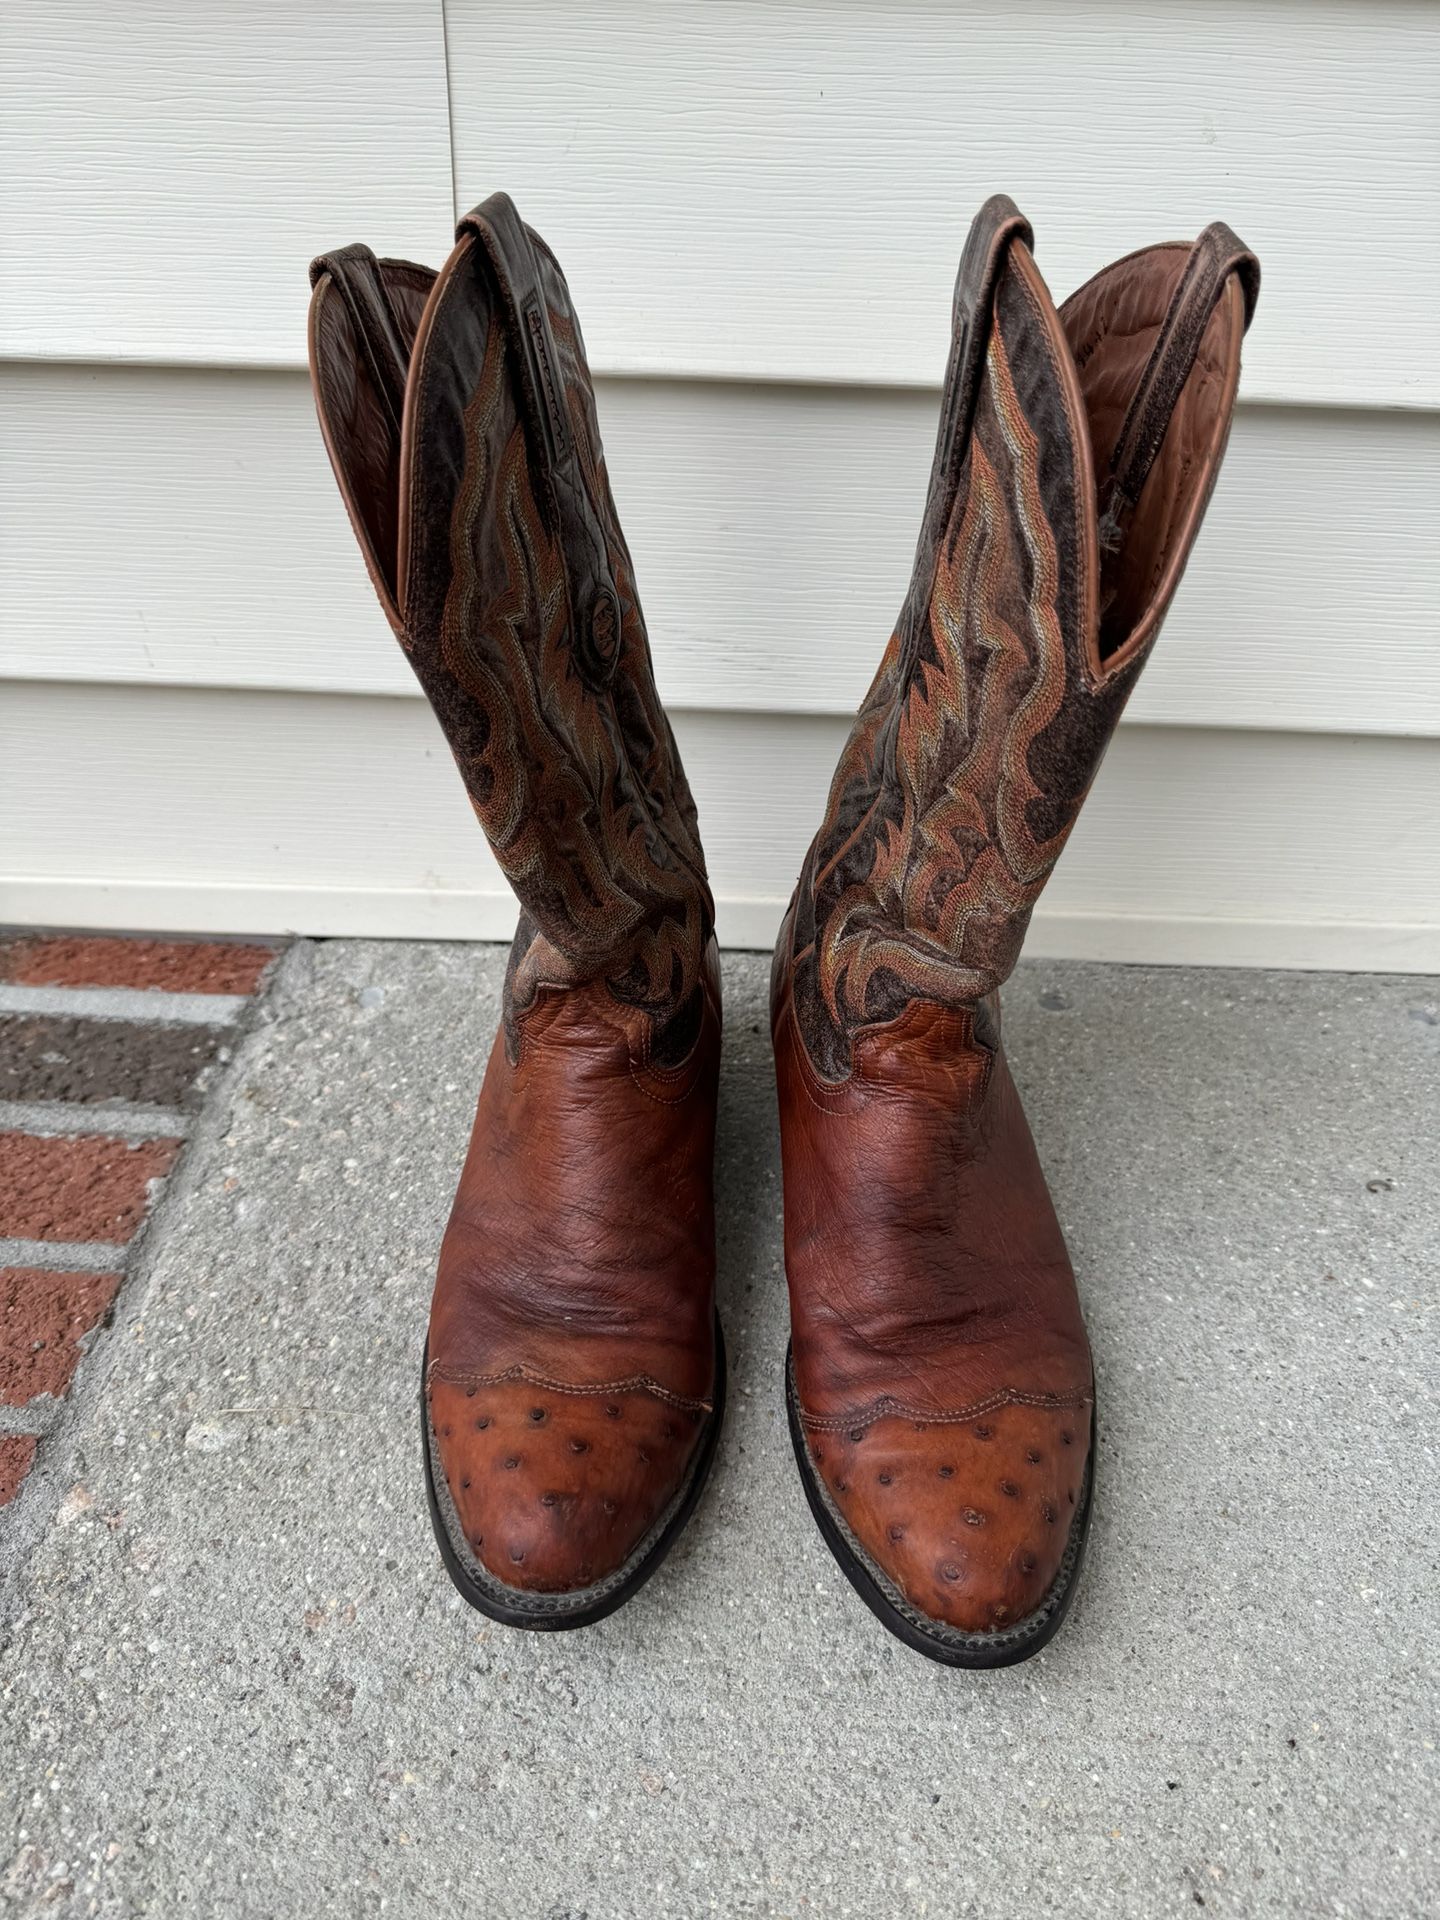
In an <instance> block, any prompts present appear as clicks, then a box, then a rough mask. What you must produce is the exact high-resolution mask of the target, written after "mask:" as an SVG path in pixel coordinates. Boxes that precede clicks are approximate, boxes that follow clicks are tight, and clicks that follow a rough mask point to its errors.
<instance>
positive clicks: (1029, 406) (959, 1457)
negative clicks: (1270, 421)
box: [772, 197, 1258, 1633]
mask: <svg viewBox="0 0 1440 1920" xmlns="http://www.w3.org/2000/svg"><path fill="white" fill-rule="evenodd" d="M1029 240H1030V232H1029V228H1028V226H1027V225H1026V223H1025V221H1024V220H1023V218H1022V217H1021V216H1020V215H1019V213H1018V212H1017V211H1016V209H1015V207H1014V206H1013V204H1012V203H1010V202H1009V201H1007V200H1004V199H1003V198H999V197H997V199H996V200H994V201H992V202H990V203H988V204H987V206H986V208H985V209H984V210H983V211H982V213H981V215H980V217H979V218H978V219H977V221H976V223H975V226H974V228H973V229H972V233H971V237H970V241H969V243H968V244H967V247H966V252H965V258H964V259H963V260H962V263H961V270H960V276H959V281H958V283H957V290H956V309H955V339H954V345H953V348H952V353H951V363H950V368H949V372H948V376H947V381H946V391H945V398H944V402H943V405H942V412H941V424H940V435H939V442H938V445H937V450H936V457H935V465H934V470H933V473H932V477H931V486H930V493H929V498H928V501H927V506H926V512H925V517H924V522H923V525H922V530H921V536H920V542H919V547H918V550H917V554H916V562H915V569H914V574H913V577H912V581H911V586H910V591H909V594H908V595H907V598H906V602H905V606H904V608H903V609H902V612H901V617H900V621H899V623H898V625H897V629H896V632H895V634H894V636H893V637H892V639H891V641H890V645H889V647H888V648H887V650H886V653H885V656H884V658H883V660H882V662H881V666H880V670H879V672H878V674H877V676H876V680H875V683H874V685H873V686H872V688H871V690H870V692H869V694H868V695H867V697H866V700H865V703H864V705H863V706H862V708H861V711H860V715H859V717H858V719H857V721H856V724H855V727H854V729H853V731H852V733H851V736H850V739H849V742H848V743H847V745H846V748H845V750H844V752H843V754H842V756H841V760H840V764H839V767H838V768H837V771H836V774H835V779H834V782H833V784H832V787H831V791H830V799H829V804H828V808H827V812H826V817H825V820H824V821H823V823H822V825H821V828H820V831H819V833H818V834H817V835H816V838H815V841H814V843H813V845H812V847H811V849H810V852H809V855H808V856H807V859H806V862H805V866H804V868H803V870H802V873H801V877H800V881H799V884H798V886H797V889H796V894H795V898H794V901H793V903H792V906H791V910H790V913H789V914H788V915H787V918H786V922H785V925H784V927H783V928H782V930H781V935H780V941H779V944H778V946H777V950H776V965H775V971H774V990H773V994H772V1015H773V1024H774V1035H775V1050H776V1063H777V1073H778V1078H779V1091H780V1115H781V1138H782V1149H783V1157H784V1173H785V1253H786V1270H787V1274H788V1278H789V1285H790V1300H791V1314H792V1321H793V1326H794V1372H795V1382H796V1390H797V1395H798V1399H799V1406H800V1417H801V1421H802V1424H803V1427H804V1431H805V1433H806V1437H807V1446H808V1451H809V1456H810V1460H811V1461H812V1463H813V1466H814V1470H815V1473H816V1476H817V1478H818V1479H819V1481H820V1482H821V1484H822V1487H823V1492H824V1497H825V1499H826V1501H827V1502H828V1504H829V1505H830V1507H831V1510H832V1512H833V1513H834V1514H835V1515H836V1516H837V1518H838V1519H839V1521H840V1522H841V1523H842V1524H843V1526H844V1527H846V1528H848V1529H849V1531H850V1534H851V1536H852V1538H853V1540H854V1541H855V1542H857V1543H858V1545H859V1547H860V1548H861V1550H862V1551H863V1553H864V1554H865V1555H866V1556H868V1558H869V1560H870V1561H871V1563H872V1565H873V1567H874V1569H876V1570H877V1571H878V1573H879V1575H880V1576H881V1578H882V1579H884V1580H888V1581H889V1583H890V1584H891V1586H892V1588H894V1589H896V1590H898V1594H899V1596H900V1598H901V1600H902V1602H903V1604H905V1605H908V1606H909V1607H910V1608H912V1609H913V1610H914V1611H915V1612H916V1613H918V1614H919V1615H921V1616H923V1617H924V1619H926V1620H928V1621H930V1622H932V1623H936V1624H938V1625H939V1626H940V1627H941V1628H942V1629H955V1630H957V1631H960V1632H963V1633H977V1632H994V1631H997V1630H1003V1631H1009V1630H1010V1629H1011V1628H1012V1627H1013V1623H1015V1622H1016V1621H1017V1620H1019V1619H1022V1618H1023V1617H1024V1616H1025V1615H1027V1614H1029V1613H1031V1612H1033V1611H1034V1610H1035V1609H1036V1608H1037V1607H1038V1606H1039V1605H1040V1603H1041V1602H1042V1600H1043V1599H1044V1598H1045V1596H1046V1595H1047V1593H1048V1592H1049V1591H1050V1589H1051V1586H1052V1584H1053V1582H1054V1581H1055V1578H1056V1575H1057V1571H1058V1569H1059V1568H1060V1566H1061V1563H1062V1559H1063V1557H1064V1555H1065V1552H1066V1548H1067V1544H1068V1543H1069V1532H1070V1523H1071V1521H1072V1519H1073V1518H1074V1516H1075V1514H1076V1512H1077V1510H1078V1507H1079V1505H1080V1504H1082V1503H1083V1500H1084V1495H1085V1488H1086V1465H1087V1455H1088V1450H1089V1447H1090V1443H1091V1424H1092V1423H1091V1413H1092V1405H1093V1379H1092V1371H1091V1362H1090V1352H1089V1346H1088V1342H1087V1340H1086V1336H1085V1329H1084V1324H1083V1321H1082V1318H1081V1313H1080V1306H1079V1301H1078V1297H1077V1294H1076V1289H1075V1282H1074V1276H1073V1274H1072V1271H1071V1267H1070V1261H1069V1257H1068V1254H1067V1252H1066V1249H1065V1244H1064V1239H1063V1236H1062V1234H1061V1231H1060V1228H1059V1224H1058V1222H1057V1221H1056V1218H1055V1213H1054V1209H1053V1206H1052V1205H1051V1201H1050V1197H1049V1194H1048V1192H1047V1190H1046V1186H1045V1181H1044V1176H1043V1174H1042V1173H1041V1170H1040V1166H1039V1162H1038V1159H1037V1157H1036V1153H1035V1148H1034V1145H1033V1142H1032V1140H1031V1137H1030V1132H1029V1128H1028V1126H1027V1125H1026V1122H1025V1117H1024V1114H1023V1112H1022V1110H1021V1107H1020V1102H1019V1098H1018V1095H1017V1094H1016V1091H1015V1087H1014V1083H1013V1081H1012V1080H1011V1077H1010V1073H1009V1069H1008V1067H1007V1065H1006V1062H1005V1057H1004V1053H1003V1050H1002V1048H1001V1045H1000V1034H999V1003H998V988H999V986H1000V984H1001V982H1002V981H1003V980H1004V979H1005V978H1006V976H1007V975H1008V974H1009V972H1010V971H1011V969H1012V967H1013V966H1014V963H1015V960H1016V958H1017V956H1018V954H1019V950H1020V945H1021V941H1022V940H1023V937H1024V933H1025V929H1026V926H1027V925H1028V922H1029V917H1030V913H1031V910H1032V908H1033V906H1034V903H1035V901H1036V899H1037V898H1038V896H1039V894H1040V892H1041V889H1042V888H1043V886H1044V884H1045V881H1046V880H1047V878H1048V877H1049V874H1050V872H1051V869H1052V868H1053V866H1054V863H1055V860H1056V859H1057V858H1058V856H1059V853H1060V851H1061V848H1062V847H1063V845H1064V843H1065V840H1066V838H1067V837H1068V835H1069V832H1070V829H1071V827H1072V826H1073V824H1074V821H1075V817H1076V815H1077V814H1078V812H1079V809H1080V806H1081V804H1082V802H1083V800H1084V797H1085V794H1086V792H1087V791H1088V789H1089V786H1090V782H1091V781H1092V779H1093V778H1094V775H1095V772H1096V769H1097V767H1098V765H1099V761H1100V758H1101V756H1102V754H1103V752H1104V749H1105V746H1106V744H1107V743H1108V740H1109V738H1110V735H1111V733H1112V732H1113V730H1114V727H1115V724H1116V722H1117V720H1118V719H1119V716H1120V712H1121V709H1122V708H1123V706H1124V704H1125V701H1126V699H1127V698H1128V696H1129V693H1130V691H1131V689H1132V687H1133V685H1134V682H1135V679H1136V677H1137V676H1138V673H1139V671H1140V669H1141V667H1142V666H1143V664H1144V661H1145V659H1146V657H1147V656H1148V653H1149V650H1150V647H1151V645H1152V644H1153V641H1154V638H1155V635H1156V633H1157V631H1158V628H1159V624H1160V619H1161V617H1162V615H1163V613H1164V610H1165V607H1166V606H1167V605H1168V602H1169V600H1170V597H1171V595H1172V594H1173V592H1174V590H1175V587H1176V585H1177V583H1178V580H1179V577H1180V573H1181V571H1182V569H1183V566H1184V563H1185V560H1186V558H1187V557H1188V554H1189V551H1190V547H1191V545H1192V543H1193V540H1194V537H1195V534H1196V531H1197V530H1198V527H1199V523H1200V519H1201V517H1202V515H1203V512H1204V507H1205V503H1206V501H1207V499H1208V497H1209V493H1210V489H1211V487H1212V485H1213V483H1214V479H1215V474H1216V472H1217V471H1218V467H1219V463H1220V459H1221V456H1222V454H1223V451H1224V446H1225V440H1226V436H1227V435H1228V431H1229V425H1230V417H1231V412H1232V409H1233V403H1234V396H1235V389H1236V384H1237V381H1238V377H1239V350H1240V338H1241V335H1242V334H1243V332H1244V328H1245V325H1246V323H1247V320H1248V317H1249V311H1250V308H1251V307H1252V306H1253V301H1254V292H1255V286H1256V284H1257V282H1258V269H1256V268H1255V266H1254V262H1253V259H1252V257H1251V256H1250V255H1249V254H1247V253H1246V252H1245V251H1244V249H1243V248H1242V247H1240V245H1239V243H1238V242H1236V241H1235V240H1234V236H1233V235H1231V234H1229V231H1228V229H1223V228H1213V229H1210V230H1207V233H1206V234H1205V235H1204V236H1202V239H1201V241H1200V242H1199V243H1198V244H1197V246H1196V247H1195V248H1194V249H1186V248H1169V247H1164V248H1154V249H1150V250H1148V251H1147V252H1145V253H1143V254H1138V255H1134V256H1131V258H1130V259H1129V260H1126V261H1122V262H1119V263H1118V264H1117V265H1116V266H1115V267H1112V268H1110V269H1108V270H1107V271H1106V272H1105V273H1103V274H1101V275H1099V276H1098V277H1097V279H1096V280H1094V281H1092V282H1091V283H1090V284H1089V285H1088V286H1087V287H1085V288H1083V289H1082V290H1081V292H1080V293H1079V294H1077V295H1076V296H1075V297H1074V299H1073V300H1072V301H1070V302H1069V303H1067V306H1066V308H1065V309H1064V310H1063V312H1058V313H1057V311H1056V308H1055V306H1054V303H1053V302H1052V300H1051V298H1050V295H1049V292H1048V290H1047V289H1046V287H1045V284H1044V282H1043V280H1042V279H1041V278H1040V275H1039V272H1038V270H1037V268H1036V266H1035V263H1034V260H1033V257H1032V255H1031V252H1030V247H1029ZM1102 497H1103V499H1104V502H1105V508H1104V517H1103V519H1102V516H1101V505H1100V503H1101V499H1102Z"/></svg>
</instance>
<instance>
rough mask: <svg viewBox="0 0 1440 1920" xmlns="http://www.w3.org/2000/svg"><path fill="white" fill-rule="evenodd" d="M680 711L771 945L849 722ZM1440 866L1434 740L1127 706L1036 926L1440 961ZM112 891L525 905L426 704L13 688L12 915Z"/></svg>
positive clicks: (736, 914) (382, 919)
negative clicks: (1144, 722) (507, 885)
mask: <svg viewBox="0 0 1440 1920" xmlns="http://www.w3.org/2000/svg"><path fill="white" fill-rule="evenodd" d="M677 733H678V736H679V740H680V745H681V750H682V752H683V754H684V756H685V760H686V765H687V768H688V770H689V773H690V776H691V779H692V783H693V785H694V787H695V790H696V797H697V801H698V803H699V807H700V813H701V824H702V829H703V832H704V835H705V843H706V850H707V856H708V859H709V863H710V869H711V873H712V877H713V880H714V884H715V888H716V892H717V895H718V896H719V898H720V900H721V903H722V932H723V933H724V934H725V936H726V938H727V939H728V940H730V941H731V942H734V943H745V944H761V945H763V944H765V942H767V941H768V940H769V939H771V938H772V937H773V933H774V929H775V926H776V924H777V923H778V919H779V915H780V912H781V909H782V903H783V901H784V899H785V897H786V896H787V894H788V893H789V890H790V887H791V885H792V883H793V881H794V877H795V873H796V870H797V868H798V865H799V862H800V859H801V856H802V854H803V851H804V848H805V845H806V843H807V842H808V840H809V837H810V835H811V833H812V831H813V830H814V827H815V825H816V822H817V820H818V817H819V813H820V811H821V808H822V807H823V803H824V795H825V790H826V787H827V785H828V782H829V778H830V774H831V770H832V768H833V765H834V761H835V757H836V754H837V752H838V750H839V747H840V743H841V739H842V737H843V733H844V727H843V723H841V722H840V721H838V720H835V719H824V718H801V717H798V716H791V717H783V716H765V717H761V716H756V715H735V714H682V715H680V716H679V717H678V720H677ZM59 768H63V769H64V777H63V779H61V778H57V774H56V770H57V769H59ZM1437 872H1440V745H1437V744H1436V743H1434V742H1430V741H1419V740H1404V739H1401V740H1394V739H1376V738H1364V737H1348V738H1333V739H1326V738H1319V737H1314V736H1306V735H1295V734H1258V733H1256V734H1244V733H1219V732H1210V731H1203V730H1194V731H1189V732H1184V733H1178V734H1177V733H1173V732H1171V733H1167V732H1164V731H1161V730H1157V729H1154V728H1148V727H1131V728H1129V729H1128V730H1126V731H1125V732H1124V733H1122V735H1121V736H1120V738H1119V739H1118V740H1117V741H1116V743H1115V746H1114V748H1113V750H1112V752H1111V754H1110V756H1109V759H1108V761H1107V764H1106V766H1105V768H1104V770H1103V772H1102V775H1101V777H1100V780H1099V782H1098V783H1097V786H1096V789H1095V791H1094V794H1093V795H1092V798H1091V802H1090V804H1089V806H1088V807H1087V809H1086V811H1085V813H1084V814H1083V816H1082V818H1081V822H1080V825H1079V827H1078V828H1077V830H1076V833H1075V835H1074V837H1073V839H1072V841H1071V844H1070V846H1069V848H1068V849H1067V851H1066V854H1065V857H1064V859H1063V860H1062V862H1061V864H1060V867H1059V869H1058V871H1057V873H1056V876H1055V879H1054V882H1053V883H1052V885H1051V887H1050V889H1049V891H1048V892H1047V894H1046V898H1045V904H1044V909H1043V912H1044V916H1045V919H1044V923H1043V924H1042V926H1041V927H1040V928H1038V929H1037V933H1038V938H1039V941H1040V944H1041V948H1042V949H1043V950H1049V951H1078V952H1084V953H1089V954H1092V955H1094V954H1097V953H1098V954H1109V955H1110V956H1111V957H1127V958H1138V957H1145V958H1150V959H1186V958H1209V959H1219V958H1226V959H1232V960H1236V961H1244V960H1246V959H1257V960H1265V959H1269V960H1271V961H1273V962H1274V963H1276V964H1292V965H1307V964H1308V965H1323V964H1341V965H1351V966H1374V967H1393V966H1402V967H1404V966H1413V967H1422V966H1435V967H1440V889H1437V887H1436V885H1435V875H1436V873H1437ZM167 901H168V903H169V905H168V909H167V907H166V902H167ZM142 909H143V910H142ZM127 911H128V912H129V913H130V914H131V918H130V919H129V920H128V921H126V920H124V918H123V915H124V913H125V912H127ZM117 914H119V915H121V916H122V917H121V918H120V920H119V921H118V923H119V924H149V925H158V926H165V925H169V926H177V927H187V926H196V925H201V926H211V927H213V926H219V925H223V926H226V927H228V928H230V929H231V930H234V931H256V932H258V931H276V930H283V929H285V928H293V929H296V930H299V931H304V932H315V933H325V932H338V931H347V932H365V933H401V934H425V933H468V934H474V935H482V936H488V937H498V936H500V935H503V934H504V933H506V932H508V930H509V927H510V925H511V923H512V921H513V908H512V906H511V904H510V903H509V901H508V899H507V897H506V895H505V892H504V888H503V882H502V881H501V879H500V876H499V874H498V871H497V869H496V867H495V865H494V862H493V861H492V859H491V858H490V855H489V853H488V849H487V848H486V846H485V843H484V840H483V837H482V836H481V834H480V832H479V830H478V828H477V827H476V825H475V823H474V821H473V819H472V817H471V816H470V813H469V810H468V808H467V806H466V805H465V802H464V800H463V797H462V794H461V789H460V784H459V780H458V778H457V776H456V774H455V771H454V769H453V767H452V765H451V764H450V762H449V759H448V756H447V755H446V752H445V749H444V745H443V743H442V741H441V739H440V736H439V733H438V730H437V729H436V727H435V725H434V723H433V721H432V720H431V718H430V716H429V714H428V713H427V712H426V710H425V709H424V708H423V707H421V706H420V705H418V704H417V703H416V702H414V701H402V700H384V699H370V700H358V699H353V698H346V697H344V696H319V695H312V696H303V695H277V694H257V693H227V694H219V693H210V692H203V691H197V690H180V689H174V690H167V691H162V690H155V689H138V688H122V687H100V688H97V687H83V686H72V687H63V686H46V685H33V684H32V685H24V684H21V685H14V684H12V685H10V686H6V687H4V688H0V919H12V920H14V919H25V918H46V919H54V920H62V919H63V920H81V921H106V920H109V922H110V923H111V924H115V923H117V922H116V920H115V919H114V918H113V917H112V916H115V915H117ZM277 916H278V917H277Z"/></svg>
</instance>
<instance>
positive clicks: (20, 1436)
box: [0, 1433, 35, 1507]
mask: <svg viewBox="0 0 1440 1920" xmlns="http://www.w3.org/2000/svg"><path fill="white" fill-rule="evenodd" d="M34 1458H35V1436H34V1435H33V1434H29V1433H8V1434H5V1435H3V1436H0V1507H8V1506H9V1504H10V1502H11V1501H12V1500H13V1499H14V1498H15V1496H16V1494H17V1493H18V1492H19V1491H20V1487H21V1483H22V1482H23V1481H24V1478H25V1476H26V1474H27V1473H29V1471H30V1463H31V1461H32V1460H33V1459H34Z"/></svg>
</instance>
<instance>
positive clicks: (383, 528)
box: [310, 248, 435, 625]
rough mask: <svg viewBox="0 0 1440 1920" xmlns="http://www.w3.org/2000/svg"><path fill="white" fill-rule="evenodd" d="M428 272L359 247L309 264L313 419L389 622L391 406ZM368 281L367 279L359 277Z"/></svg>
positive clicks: (393, 465)
mask: <svg viewBox="0 0 1440 1920" xmlns="http://www.w3.org/2000/svg"><path fill="white" fill-rule="evenodd" d="M342 272H343V273H344V274H346V275H348V276H352V277H354V278H356V279H357V281H358V283H359V287H358V291H359V293H360V295H361V296H362V298H363V297H364V296H367V295H368V298H369V300H370V301H372V302H375V303H377V309H378V313H379V316H380V324H381V327H383V331H384V336H385V337H384V338H383V339H381V340H379V341H377V340H376V339H375V338H373V337H372V338H367V337H366V334H367V329H366V326H365V324H364V319H363V310H362V309H361V308H360V307H359V305H358V303H357V301H356V300H355V299H353V298H351V299H347V298H346V297H345V289H343V288H342V286H341V285H340V282H339V275H340V274H341V273H342ZM434 279H435V276H434V274H433V273H432V272H431V271H430V269H429V268H428V267H418V266H411V265H410V264H409V263H408V262H406V261H400V260H376V259H375V258H374V256H373V255H367V254H366V252H365V250H364V249H362V248H346V249H345V250H344V251H343V253H342V254H337V255H334V256H331V257H328V258H322V259H321V260H319V261H317V262H316V269H315V274H314V281H315V292H314V296H313V298H312V300H311V303H310V364H311V372H312V376H313V380H314V386H315V397H316V404H317V406H318V408H319V412H320V424H321V427H322V429H323V430H324V434H325V439H326V442H327V444H328V446H329V449H330V457H331V460H332V461H333V463H334V467H335V473H336V477H337V478H338V480H339V482H340V490H341V493H342V494H343V495H344V499H345V506H346V509H347V511H348V512H349V515H350V519H351V523H352V524H353V526H354V528H355V533H356V537H357V538H358V539H359V542H360V547H361V551H362V552H363V554H364V556H365V562H366V565H367V566H368V568H369V570H370V575H371V578H372V579H373V580H374V582H375V586H376V589H377V591H378V592H379V593H380V596H381V599H382V602H383V603H384V605H385V608H386V611H387V613H388V614H389V615H390V618H391V621H392V623H394V624H397V625H398V618H399V616H398V614H397V612H396V598H397V581H398V548H399V519H400V412H401V408H400V406H399V404H397V402H398V401H399V400H401V399H403V393H404V381H405V375H406V373H407V372H408V370H409V363H410V354H411V350H412V348H413V347H414V344H415V333H416V329H417V328H418V327H419V324H420V316H421V314H422V312H423V311H424V308H425V302H426V299H427V297H428V295H429V292H430V288H431V286H432V285H433V283H434ZM367 281H368V282H369V284H368V286H367V285H366V282H367Z"/></svg>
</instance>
